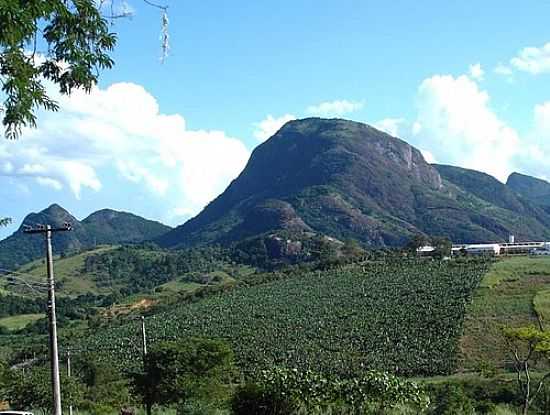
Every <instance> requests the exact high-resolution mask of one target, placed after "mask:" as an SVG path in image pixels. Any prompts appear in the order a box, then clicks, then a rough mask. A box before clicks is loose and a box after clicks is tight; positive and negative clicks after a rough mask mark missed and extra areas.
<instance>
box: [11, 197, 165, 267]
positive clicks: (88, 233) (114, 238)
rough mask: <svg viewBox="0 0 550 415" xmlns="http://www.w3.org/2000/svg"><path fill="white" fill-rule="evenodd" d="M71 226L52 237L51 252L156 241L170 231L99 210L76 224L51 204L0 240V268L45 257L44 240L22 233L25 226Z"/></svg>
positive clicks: (74, 220)
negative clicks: (52, 250)
mask: <svg viewBox="0 0 550 415" xmlns="http://www.w3.org/2000/svg"><path fill="white" fill-rule="evenodd" d="M64 223H70V224H71V225H72V228H73V229H72V231H71V232H60V233H56V234H55V235H54V236H53V249H54V253H57V254H60V253H62V252H70V251H78V250H81V249H87V248H92V247H94V246H97V245H102V244H122V243H136V242H143V241H145V240H148V239H152V238H155V237H157V236H159V235H161V234H163V233H165V232H167V231H168V230H170V228H169V227H168V226H166V225H163V224H161V223H159V222H155V221H151V220H147V219H144V218H141V217H139V216H136V215H133V214H131V213H126V212H117V211H114V210H109V209H105V210H101V211H98V212H95V213H92V214H91V215H90V216H88V217H87V218H86V219H84V220H82V221H79V220H78V219H76V218H75V217H74V216H73V215H71V214H70V213H69V212H67V211H66V210H65V209H63V208H62V207H61V206H59V205H56V204H54V205H51V206H50V207H48V208H47V209H44V210H43V211H41V212H38V213H31V214H29V215H27V216H26V217H25V219H24V220H23V222H22V224H21V226H20V227H19V229H18V230H17V231H16V232H15V233H14V234H12V235H11V236H9V237H8V238H6V239H4V240H2V241H0V268H4V269H15V268H17V267H19V266H21V265H24V264H26V263H27V262H30V261H33V260H35V259H37V258H39V257H42V256H43V255H44V241H43V238H41V237H40V236H38V235H27V234H24V233H23V227H24V225H31V226H32V225H36V224H49V225H52V226H62V225H63V224H64Z"/></svg>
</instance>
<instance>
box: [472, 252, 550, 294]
mask: <svg viewBox="0 0 550 415" xmlns="http://www.w3.org/2000/svg"><path fill="white" fill-rule="evenodd" d="M546 274H550V258H546V257H527V256H515V257H510V258H503V259H501V260H499V261H497V262H495V264H494V266H493V267H492V268H491V270H490V271H489V272H488V273H487V275H486V276H485V277H484V278H483V281H481V285H480V287H482V288H483V287H484V288H495V287H496V286H497V285H498V284H500V283H501V282H502V281H517V280H519V279H521V278H523V277H525V276H528V275H546Z"/></svg>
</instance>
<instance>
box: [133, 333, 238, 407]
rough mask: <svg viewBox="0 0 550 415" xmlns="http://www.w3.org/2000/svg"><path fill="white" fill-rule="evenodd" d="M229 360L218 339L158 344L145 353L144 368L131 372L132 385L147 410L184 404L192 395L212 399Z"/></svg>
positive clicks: (224, 348)
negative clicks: (156, 405) (159, 406)
mask: <svg viewBox="0 0 550 415" xmlns="http://www.w3.org/2000/svg"><path fill="white" fill-rule="evenodd" d="M232 361H233V354H232V352H231V350H230V349H229V347H228V346H227V345H226V344H225V343H223V342H221V341H218V340H211V339H201V338H190V339H188V340H186V341H179V342H168V341H167V342H162V343H158V344H157V345H155V346H154V347H152V348H151V350H150V351H149V353H148V354H147V357H146V359H145V368H144V371H143V372H142V373H134V374H133V388H134V391H135V392H136V394H137V395H139V396H141V397H142V399H143V403H144V405H146V406H147V408H149V410H150V408H151V407H152V406H153V405H155V404H160V405H167V404H175V403H185V402H186V401H188V400H189V399H192V398H193V399H201V398H208V399H209V400H211V401H215V400H216V397H217V396H216V395H220V394H222V392H221V391H222V390H223V387H222V380H223V378H224V375H225V374H226V373H227V372H230V371H231V366H232ZM218 398H219V396H218Z"/></svg>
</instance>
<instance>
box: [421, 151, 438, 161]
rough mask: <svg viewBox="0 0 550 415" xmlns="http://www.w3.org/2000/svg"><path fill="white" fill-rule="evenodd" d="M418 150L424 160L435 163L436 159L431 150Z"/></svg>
mask: <svg viewBox="0 0 550 415" xmlns="http://www.w3.org/2000/svg"><path fill="white" fill-rule="evenodd" d="M420 152H421V153H422V156H423V157H424V160H426V161H427V162H428V163H430V164H433V163H437V160H436V159H435V157H434V155H433V154H432V152H431V151H428V150H422V149H420Z"/></svg>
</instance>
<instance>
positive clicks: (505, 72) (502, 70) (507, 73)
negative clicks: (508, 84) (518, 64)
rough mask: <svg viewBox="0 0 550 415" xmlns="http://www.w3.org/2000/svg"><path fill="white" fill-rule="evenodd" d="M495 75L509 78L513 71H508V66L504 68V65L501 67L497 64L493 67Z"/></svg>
mask: <svg viewBox="0 0 550 415" xmlns="http://www.w3.org/2000/svg"><path fill="white" fill-rule="evenodd" d="M495 73H496V74H497V75H502V76H511V75H512V73H513V71H512V69H510V67H509V66H506V65H503V64H502V63H499V64H498V65H497V66H496V67H495Z"/></svg>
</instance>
